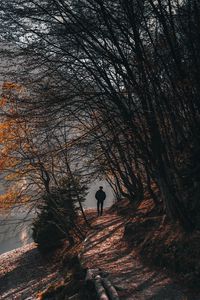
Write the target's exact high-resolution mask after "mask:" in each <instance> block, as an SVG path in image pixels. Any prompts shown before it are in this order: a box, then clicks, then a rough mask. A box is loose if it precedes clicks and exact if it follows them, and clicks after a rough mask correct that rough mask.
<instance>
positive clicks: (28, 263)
mask: <svg viewBox="0 0 200 300" xmlns="http://www.w3.org/2000/svg"><path fill="white" fill-rule="evenodd" d="M54 280H59V275H58V272H57V268H56V264H54V263H52V259H51V260H49V261H48V260H47V259H44V257H41V255H40V253H39V252H38V250H37V248H36V247H35V245H34V244H33V243H32V244H29V245H27V246H24V247H21V248H18V249H16V250H12V251H10V252H7V253H5V254H2V255H0V299H1V300H5V299H6V300H25V299H27V300H36V299H37V298H36V295H37V294H38V291H39V290H44V289H45V288H46V287H47V286H48V284H49V283H52V282H53V281H54Z"/></svg>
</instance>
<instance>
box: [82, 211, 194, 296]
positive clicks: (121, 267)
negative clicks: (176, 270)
mask: <svg viewBox="0 0 200 300" xmlns="http://www.w3.org/2000/svg"><path fill="white" fill-rule="evenodd" d="M124 223H125V220H124V219H123V218H122V217H120V216H117V215H116V214H115V213H108V212H107V213H105V215H104V216H102V217H98V218H95V219H94V220H93V221H92V227H93V228H92V230H91V231H90V232H89V234H88V237H87V238H86V240H85V243H84V251H83V253H82V256H81V259H82V262H83V264H84V266H85V267H89V268H97V267H98V268H102V269H103V270H105V271H107V272H109V273H110V279H111V281H112V282H113V283H114V284H115V285H116V286H118V287H119V288H120V289H121V291H120V292H119V293H120V299H123V300H131V299H134V300H186V299H189V298H188V297H186V296H185V295H184V293H183V292H182V291H181V289H180V288H179V287H178V286H177V285H176V284H175V283H174V282H173V280H172V279H171V278H169V277H168V276H167V275H166V274H164V272H163V273H162V272H158V271H155V270H150V269H149V268H148V267H146V266H145V265H143V263H142V262H141V261H140V259H139V258H138V256H137V254H136V253H135V251H134V250H132V249H131V250H130V249H128V247H127V243H126V242H125V241H123V239H122V237H123V234H124V226H123V225H124ZM191 300H194V299H191Z"/></svg>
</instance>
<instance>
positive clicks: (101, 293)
mask: <svg viewBox="0 0 200 300" xmlns="http://www.w3.org/2000/svg"><path fill="white" fill-rule="evenodd" d="M94 283H95V288H96V293H97V297H98V299H99V300H109V298H108V296H107V294H106V290H105V289H104V287H103V285H102V278H101V276H99V275H97V276H96V277H95V281H94Z"/></svg>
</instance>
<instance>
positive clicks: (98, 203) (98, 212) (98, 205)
mask: <svg viewBox="0 0 200 300" xmlns="http://www.w3.org/2000/svg"><path fill="white" fill-rule="evenodd" d="M99 208H100V201H99V200H97V215H98V216H100V210H99Z"/></svg>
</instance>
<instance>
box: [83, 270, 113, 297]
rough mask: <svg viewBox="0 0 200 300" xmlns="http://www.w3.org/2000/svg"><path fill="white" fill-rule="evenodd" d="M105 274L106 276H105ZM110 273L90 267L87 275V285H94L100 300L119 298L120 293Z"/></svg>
mask: <svg viewBox="0 0 200 300" xmlns="http://www.w3.org/2000/svg"><path fill="white" fill-rule="evenodd" d="M104 274H105V277H104ZM107 275H108V274H107V273H106V272H103V271H101V270H100V269H88V270H87V273H86V277H85V281H86V283H87V286H88V287H89V286H92V284H93V285H94V288H95V290H96V294H97V297H98V299H99V300H119V296H118V293H117V291H116V289H115V287H114V286H113V285H112V283H111V282H110V280H109V279H108V278H106V276H107Z"/></svg>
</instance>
